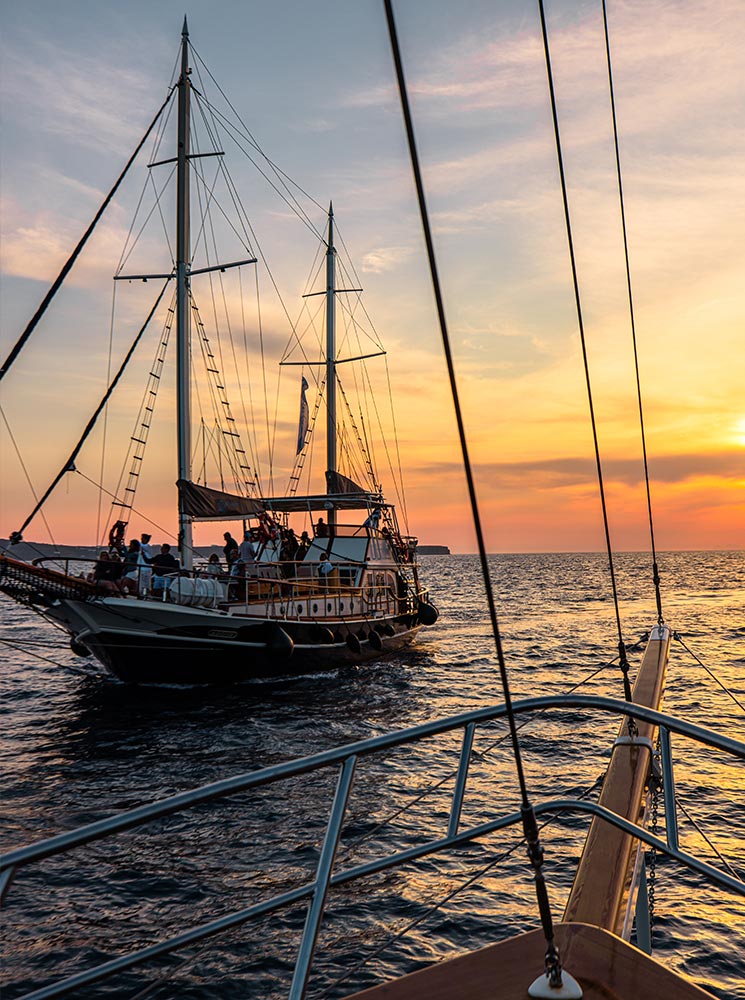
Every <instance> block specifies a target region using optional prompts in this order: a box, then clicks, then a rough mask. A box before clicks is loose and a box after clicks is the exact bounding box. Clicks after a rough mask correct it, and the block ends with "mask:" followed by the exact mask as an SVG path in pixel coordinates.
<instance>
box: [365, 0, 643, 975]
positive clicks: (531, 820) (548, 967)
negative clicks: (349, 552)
mask: <svg viewBox="0 0 745 1000" xmlns="http://www.w3.org/2000/svg"><path fill="white" fill-rule="evenodd" d="M383 2H384V5H385V13H386V19H387V21H388V33H389V35H390V40H391V50H392V54H393V61H394V64H395V69H396V78H397V80H398V89H399V95H400V99H401V110H402V112H403V116H404V123H405V126H406V136H407V140H408V145H409V155H410V157H411V167H412V172H413V174H414V182H415V184H416V190H417V198H418V201H419V211H420V214H421V219H422V228H423V230H424V239H425V243H426V246H427V257H428V260H429V269H430V274H431V278H432V288H433V292H434V296H435V302H436V305H437V316H438V319H439V326H440V334H441V336H442V345H443V350H444V353H445V361H446V364H447V370H448V377H449V380H450V391H451V394H452V398H453V407H454V409H455V418H456V422H457V425H458V438H459V440H460V447H461V453H462V457H463V467H464V471H465V474H466V481H467V484H468V495H469V499H470V504H471V514H472V517H473V525H474V529H475V532H476V541H477V544H478V550H479V559H480V561H481V572H482V575H483V579H484V589H485V591H486V600H487V605H488V608H489V618H490V620H491V627H492V633H493V635H494V644H495V646H496V651H497V661H498V663H499V673H500V676H501V679H502V689H503V692H504V702H505V708H506V711H507V720H508V723H509V729H510V737H511V741H512V750H513V755H514V759H515V769H516V771H517V779H518V783H519V786H520V796H521V806H520V813H521V816H522V822H523V833H524V836H525V841H526V844H527V850H528V858H529V860H530V863H531V866H532V868H533V872H534V876H535V886H536V895H537V899H538V909H539V912H540V917H541V925H542V928H543V933H544V935H545V938H546V953H545V971H546V978H547V980H548V982H549V984H550V985H551V986H552V987H557V988H558V987H559V986H561V983H562V978H561V962H560V959H559V951H558V948H557V947H556V943H555V940H554V930H553V921H552V918H551V908H550V905H549V900H548V891H547V889H546V881H545V877H544V875H543V847H542V846H541V843H540V838H539V835H538V823H537V821H536V816H535V811H534V809H533V806H532V804H531V802H530V799H529V797H528V788H527V783H526V779H525V773H524V770H523V763H522V753H521V751H520V741H519V739H518V735H517V728H516V724H515V714H514V711H513V708H512V697H511V694H510V684H509V679H508V676H507V665H506V663H505V658H504V651H503V649H502V638H501V633H500V629H499V622H498V621H497V609H496V603H495V600H494V592H493V589H492V585H491V575H490V573H489V563H488V560H487V555H486V544H485V542H484V534H483V531H482V528H481V515H480V512H479V506H478V500H477V497H476V486H475V483H474V479H473V472H472V469H471V460H470V457H469V454H468V444H467V442H466V433H465V427H464V424H463V416H462V413H461V407H460V398H459V395H458V386H457V383H456V378H455V367H454V365H453V356H452V351H451V349H450V335H449V333H448V327H447V321H446V318H445V306H444V303H443V299H442V293H441V290H440V279H439V276H438V272H437V263H436V260H435V249H434V243H433V241H432V233H431V229H430V224H429V214H428V211H427V205H426V199H425V195H424V184H423V181H422V173H421V169H420V166H419V154H418V152H417V146H416V139H415V136H414V125H413V122H412V118H411V110H410V108H409V98H408V93H407V89H406V82H405V79H404V71H403V64H402V62H401V53H400V50H399V45H398V36H397V33H396V25H395V21H394V17H393V7H392V2H391V0H383ZM541 17H543V9H542V8H541ZM544 37H545V35H544ZM552 92H553V91H552ZM621 645H623V644H621ZM624 655H625V654H624Z"/></svg>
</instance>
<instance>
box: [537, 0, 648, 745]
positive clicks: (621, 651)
mask: <svg viewBox="0 0 745 1000" xmlns="http://www.w3.org/2000/svg"><path fill="white" fill-rule="evenodd" d="M538 9H539V11H540V15H541V32H542V35H543V51H544V54H545V57H546V75H547V76H548V90H549V95H550V98H551V117H552V118H553V123H554V138H555V140H556V158H557V161H558V164H559V178H560V181H561V197H562V201H563V204H564V220H565V223H566V231H567V243H568V245H569V259H570V261H571V265H572V283H573V285H574V301H575V304H576V307H577V324H578V327H579V336H580V342H581V344H582V361H583V364H584V369H585V385H586V386H587V402H588V404H589V407H590V423H591V425H592V440H593V444H594V447H595V467H596V469H597V476H598V489H599V491H600V505H601V507H602V511H603V528H604V531H605V547H606V551H607V553H608V569H609V572H610V580H611V588H612V590H613V606H614V608H615V613H616V627H617V629H618V657H619V665H620V667H621V672H622V674H623V691H624V697H625V698H626V701H631V682H630V681H629V662H628V659H627V658H626V646H625V644H624V641H623V632H622V630H621V613H620V610H619V607H618V588H617V586H616V572H615V568H614V565H613V548H612V546H611V540H610V528H609V526H608V508H607V505H606V502H605V485H604V483H603V468H602V465H601V462H600V445H599V444H598V431H597V423H596V420H595V406H594V403H593V398H592V383H591V381H590V365H589V361H588V358H587V342H586V339H585V324H584V320H583V318H582V302H581V300H580V294H579V281H578V278H577V262H576V260H575V257H574V238H573V236H572V223H571V220H570V217H569V198H568V195H567V185H566V177H565V175H564V157H563V155H562V152H561V136H560V135H559V117H558V113H557V110H556V94H555V92H554V78H553V73H552V70H551V55H550V52H549V46H548V30H547V28H546V14H545V11H544V8H543V0H538ZM632 727H634V721H633V718H632V717H631V716H629V730H630V731H631V729H632Z"/></svg>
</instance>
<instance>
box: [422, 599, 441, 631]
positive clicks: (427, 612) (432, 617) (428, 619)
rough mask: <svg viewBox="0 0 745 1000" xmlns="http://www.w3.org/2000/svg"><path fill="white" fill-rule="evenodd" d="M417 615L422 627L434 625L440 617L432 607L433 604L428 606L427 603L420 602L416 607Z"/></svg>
mask: <svg viewBox="0 0 745 1000" xmlns="http://www.w3.org/2000/svg"><path fill="white" fill-rule="evenodd" d="M417 614H418V615H419V621H420V622H421V623H422V625H434V623H435V622H436V621H437V619H438V618H439V617H440V612H439V611H438V610H437V608H436V607H435V606H434V604H429V603H428V602H427V601H420V602H419V604H418V607H417Z"/></svg>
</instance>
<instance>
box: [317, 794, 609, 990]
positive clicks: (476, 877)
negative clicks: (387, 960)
mask: <svg viewBox="0 0 745 1000" xmlns="http://www.w3.org/2000/svg"><path fill="white" fill-rule="evenodd" d="M601 781H602V776H601V777H600V778H597V779H596V780H595V781H594V782H593V784H592V785H591V786H590V787H589V788H585V789H583V790H581V791H580V792H577V793H576V797H577V798H578V799H585V798H587V797H588V796H590V795H591V794H592V793H593V792H594V791H595V789H596V788H597V787H598V786H599V784H600V782H601ZM567 794H571V790H570V792H568V793H567ZM557 819H558V816H555V815H553V816H552V815H549V816H548V817H547V818H546V819H545V820H544V821H543V822H542V823H541V825H540V827H539V828H538V829H539V831H542V830H544V829H545V828H546V827H547V826H550V825H551V824H552V823H555V822H556V820H557ZM521 844H522V840H521V839H520V840H516V841H515V842H514V843H513V844H512V845H511V847H508V848H507V849H506V850H504V851H502V853H501V854H498V855H497V856H496V857H493V858H492V859H491V860H490V861H488V862H487V864H486V865H483V866H482V867H481V868H480V869H479V871H477V872H475V873H474V874H473V875H469V876H468V878H467V879H466V881H465V882H462V883H461V884H460V885H456V886H455V887H454V888H453V889H451V890H450V891H449V892H448V893H447V894H446V895H445V896H443V897H442V899H439V900H438V901H436V902H435V903H433V904H432V905H431V906H430V907H429V908H428V909H427V910H425V911H424V913H421V914H419V915H418V916H416V917H414V919H413V920H411V921H409V923H408V924H406V925H405V926H404V927H403V928H401V929H399V930H397V931H396V932H395V933H394V934H392V935H390V936H389V937H387V938H386V939H385V941H383V942H382V944H380V945H378V946H377V947H375V948H374V949H373V951H372V952H370V954H368V955H366V956H365V957H364V958H363V959H362V960H361V961H360V962H358V963H357V964H356V965H354V966H352V968H351V969H348V970H347V971H345V972H343V973H342V975H341V976H339V978H338V979H335V980H334V982H333V983H332V984H331V985H330V986H328V987H327V988H326V989H325V990H324V991H323V992H322V993H320V994H319V995H318V997H317V1000H324V998H325V997H327V996H329V995H330V994H331V992H332V991H333V990H335V989H336V987H338V986H340V985H341V983H343V982H346V981H347V980H348V979H349V978H350V977H351V976H353V975H354V974H355V973H357V972H359V971H360V970H361V969H364V968H365V966H366V965H368V963H369V962H370V961H372V959H374V958H377V957H378V956H379V955H381V954H382V953H383V952H384V951H386V950H387V949H388V948H390V947H391V945H394V944H396V942H397V941H400V940H401V939H402V938H404V937H405V936H406V935H407V934H408V933H409V932H410V931H412V930H413V929H414V928H415V927H417V926H418V925H419V924H421V923H423V922H424V921H425V920H427V919H428V918H429V917H431V916H432V915H433V914H434V913H437V912H438V910H441V909H442V907H443V906H445V905H446V904H447V903H449V902H451V901H452V900H453V899H454V898H455V897H456V896H457V895H458V894H459V893H461V892H463V891H464V890H466V889H470V888H471V886H473V885H475V884H477V883H478V882H480V881H481V879H483V878H484V876H485V875H486V874H487V873H488V872H489V871H490V870H491V869H492V868H494V867H496V865H498V864H501V863H502V862H503V861H506V860H507V858H509V857H511V856H512V855H513V854H514V853H515V851H516V850H517V849H518V847H520V846H521ZM327 947H328V948H329V950H332V949H333V943H332V944H329V945H327Z"/></svg>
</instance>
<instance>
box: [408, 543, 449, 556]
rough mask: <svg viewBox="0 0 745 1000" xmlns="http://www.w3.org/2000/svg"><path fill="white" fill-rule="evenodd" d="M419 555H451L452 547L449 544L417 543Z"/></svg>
mask: <svg viewBox="0 0 745 1000" xmlns="http://www.w3.org/2000/svg"><path fill="white" fill-rule="evenodd" d="M416 551H417V555H421V556H449V555H450V549H449V548H448V547H447V545H417V547H416Z"/></svg>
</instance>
